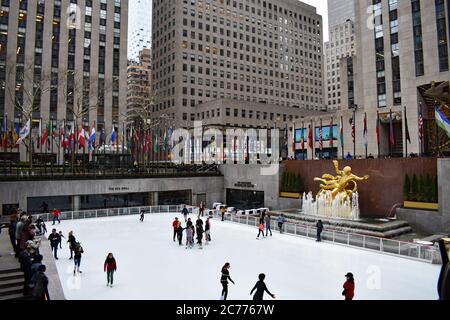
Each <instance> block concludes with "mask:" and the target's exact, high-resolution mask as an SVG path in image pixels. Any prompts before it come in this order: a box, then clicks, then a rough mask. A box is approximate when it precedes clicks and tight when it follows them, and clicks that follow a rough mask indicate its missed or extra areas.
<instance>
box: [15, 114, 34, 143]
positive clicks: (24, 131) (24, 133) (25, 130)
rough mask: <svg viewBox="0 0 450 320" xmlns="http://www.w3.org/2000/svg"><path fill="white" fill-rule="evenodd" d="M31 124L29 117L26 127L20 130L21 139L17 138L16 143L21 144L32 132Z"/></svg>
mask: <svg viewBox="0 0 450 320" xmlns="http://www.w3.org/2000/svg"><path fill="white" fill-rule="evenodd" d="M30 124H31V122H30V119H28V121H27V123H26V124H25V127H23V128H22V130H20V133H19V139H18V140H17V142H16V144H20V143H21V142H22V141H23V140H24V139H25V138H26V137H27V136H28V135H29V134H30Z"/></svg>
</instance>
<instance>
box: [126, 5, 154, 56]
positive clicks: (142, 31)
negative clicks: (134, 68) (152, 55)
mask: <svg viewBox="0 0 450 320" xmlns="http://www.w3.org/2000/svg"><path fill="white" fill-rule="evenodd" d="M129 5H130V7H129V10H128V13H129V25H128V60H131V61H134V62H138V60H139V54H140V52H141V51H142V50H143V49H145V48H147V49H150V48H151V47H152V16H151V11H152V0H133V1H130V4H129Z"/></svg>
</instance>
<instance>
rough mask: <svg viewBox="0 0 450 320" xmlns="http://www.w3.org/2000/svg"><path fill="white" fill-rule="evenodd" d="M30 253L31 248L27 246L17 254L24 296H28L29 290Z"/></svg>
mask: <svg viewBox="0 0 450 320" xmlns="http://www.w3.org/2000/svg"><path fill="white" fill-rule="evenodd" d="M30 251H31V248H30V247H28V246H27V247H26V248H25V250H22V251H21V252H20V253H19V262H20V270H22V272H23V275H24V282H23V295H24V296H26V295H28V294H29V290H30V282H31V264H32V261H31V255H30Z"/></svg>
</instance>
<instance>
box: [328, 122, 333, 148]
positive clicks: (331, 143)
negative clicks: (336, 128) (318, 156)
mask: <svg viewBox="0 0 450 320" xmlns="http://www.w3.org/2000/svg"><path fill="white" fill-rule="evenodd" d="M329 138H330V147H331V148H333V144H334V141H333V138H334V137H333V117H331V122H330V137H329Z"/></svg>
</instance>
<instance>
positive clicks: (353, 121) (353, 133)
mask: <svg viewBox="0 0 450 320" xmlns="http://www.w3.org/2000/svg"><path fill="white" fill-rule="evenodd" d="M355 116H356V113H353V118H352V141H353V144H355V137H356V134H355V121H356V119H355Z"/></svg>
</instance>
